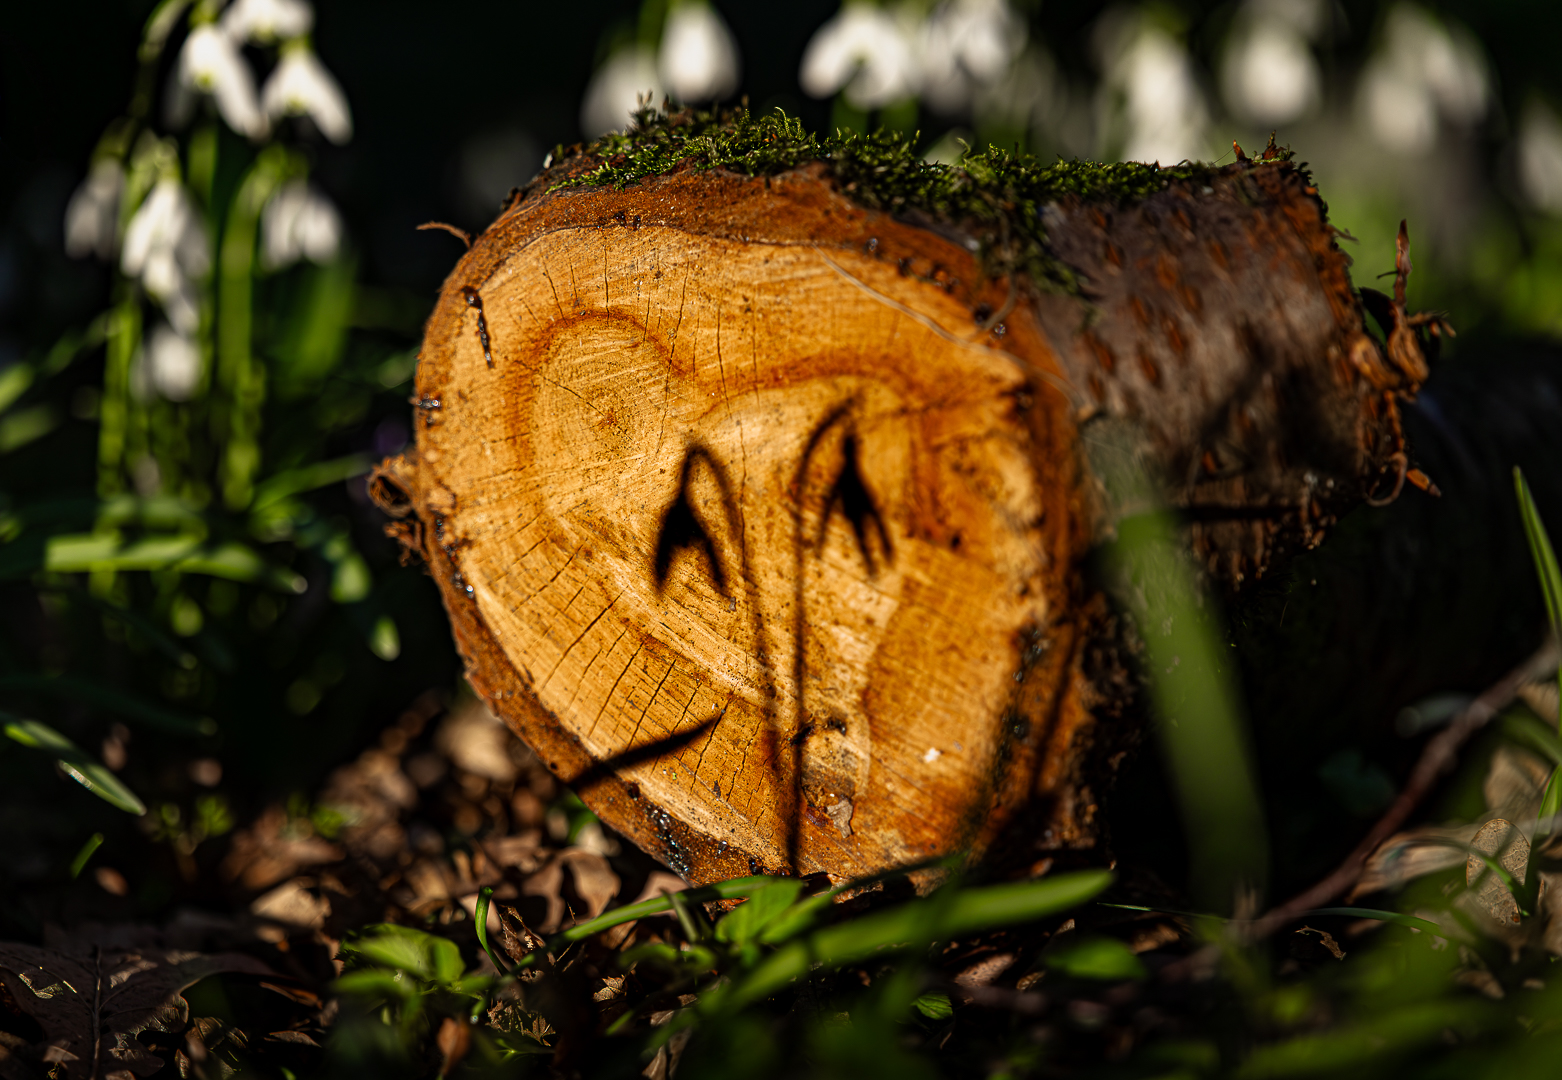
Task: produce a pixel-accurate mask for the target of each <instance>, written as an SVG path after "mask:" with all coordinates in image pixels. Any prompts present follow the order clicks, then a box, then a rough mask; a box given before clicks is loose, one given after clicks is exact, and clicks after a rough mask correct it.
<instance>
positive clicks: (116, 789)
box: [5, 720, 146, 816]
mask: <svg viewBox="0 0 1562 1080" xmlns="http://www.w3.org/2000/svg"><path fill="white" fill-rule="evenodd" d="M5 733H6V735H8V736H10V738H11V739H13V740H14V741H16V742H19V743H21V744H22V745H23V746H30V747H32V748H33V749H34V750H42V751H44V752H46V753H50V754H53V755H54V756H55V759H56V764H58V765H59V767H60V768H61V769H62V770H63V771H64V772H65V774H66V775H67V776H69V777H70V778H71V779H72V780H74V781H76V782H77V783H78V784H80V785H81V786H82V787H84V788H86V789H87V790H88V791H90V792H92V793H93V794H94V795H96V796H97V797H98V798H100V799H102V800H103V801H104V802H106V803H108V804H109V805H111V806H117V807H118V808H119V809H121V810H123V811H125V813H127V814H135V815H137V816H140V815H141V814H144V813H146V805H145V804H144V803H143V802H142V801H141V800H140V799H138V798H136V793H135V792H133V791H131V790H130V789H129V788H128V787H126V786H125V785H124V784H123V783H122V782H121V781H120V779H119V777H117V776H115V775H114V774H113V773H111V772H109V770H108V768H107V767H106V766H104V765H103V764H102V763H101V762H98V761H95V760H94V759H92V758H90V757H88V756H87V754H86V752H85V751H83V750H82V749H81V747H79V746H77V745H76V744H75V743H73V742H71V741H70V740H69V739H67V738H66V737H65V736H64V735H61V734H60V733H59V732H58V731H55V730H54V729H53V728H52V727H50V726H49V725H48V724H44V723H40V722H39V721H37V720H12V721H10V722H9V723H7V724H6V725H5Z"/></svg>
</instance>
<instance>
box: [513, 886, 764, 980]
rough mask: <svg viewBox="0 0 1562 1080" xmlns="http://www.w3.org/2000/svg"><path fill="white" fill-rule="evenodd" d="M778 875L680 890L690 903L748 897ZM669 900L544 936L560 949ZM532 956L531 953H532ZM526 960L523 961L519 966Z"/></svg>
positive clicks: (660, 908)
mask: <svg viewBox="0 0 1562 1080" xmlns="http://www.w3.org/2000/svg"><path fill="white" fill-rule="evenodd" d="M780 880H784V879H782V878H771V877H743V878H732V879H730V880H728V881H718V882H716V883H714V884H712V885H704V886H701V887H700V888H698V889H688V890H686V891H685V892H684V898H685V899H686V900H688V901H689V903H691V904H703V903H706V902H707V901H710V900H736V899H739V898H741V897H745V896H752V895H754V893H756V892H758V891H759V890H760V889H763V888H764V887H765V886H767V885H769V884H771V883H772V882H775V881H780ZM672 906H673V905H672V901H671V900H669V899H668V898H667V897H665V896H658V897H656V898H654V899H651V900H642V901H640V902H639V903H638V904H625V905H624V906H623V907H621V908H614V909H613V910H612V911H607V912H603V913H602V914H601V915H598V916H597V917H596V918H595V919H590V920H588V921H586V922H583V923H580V924H578V925H576V926H572V927H570V928H569V929H568V930H564V931H561V932H559V933H557V934H555V935H553V937H551V938H549V939H548V948H549V949H550V950H554V949H558V948H562V947H563V946H565V945H570V944H573V943H574V942H577V941H583V940H585V939H586V938H588V937H591V936H592V935H593V934H600V933H601V932H602V931H604V930H611V929H612V928H613V927H615V926H621V925H623V924H624V923H626V922H634V921H635V920H636V919H643V918H645V917H646V916H647V915H660V914H661V913H662V912H664V911H671V910H672ZM534 955H535V954H534ZM527 963H530V960H529V959H528V960H526V961H524V962H523V964H522V966H524V965H525V964H527Z"/></svg>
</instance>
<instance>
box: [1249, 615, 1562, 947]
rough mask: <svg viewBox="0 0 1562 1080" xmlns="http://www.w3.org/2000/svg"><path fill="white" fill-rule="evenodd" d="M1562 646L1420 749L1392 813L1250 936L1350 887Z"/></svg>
mask: <svg viewBox="0 0 1562 1080" xmlns="http://www.w3.org/2000/svg"><path fill="white" fill-rule="evenodd" d="M1557 660H1558V653H1557V643H1556V642H1555V641H1549V640H1548V641H1547V642H1546V643H1545V644H1544V645H1542V646H1541V647H1540V648H1539V649H1538V650H1536V652H1535V653H1534V655H1532V656H1531V657H1530V658H1529V659H1528V660H1525V661H1524V662H1523V663H1522V664H1520V665H1519V666H1518V667H1516V668H1514V669H1513V670H1512V671H1510V672H1508V673H1507V674H1506V675H1504V676H1503V677H1502V678H1501V679H1499V680H1497V682H1495V683H1493V684H1492V685H1491V686H1490V687H1489V688H1488V689H1487V690H1486V692H1485V693H1483V694H1482V695H1481V696H1480V697H1478V698H1476V699H1475V700H1474V701H1472V702H1470V704H1468V705H1466V706H1465V707H1464V710H1463V711H1462V712H1460V713H1459V715H1458V716H1456V717H1454V719H1453V721H1452V722H1451V723H1450V724H1449V725H1448V726H1447V727H1446V728H1444V729H1443V730H1442V731H1440V732H1438V734H1437V735H1436V736H1434V737H1433V738H1432V739H1430V740H1429V741H1428V742H1427V744H1426V746H1425V748H1423V749H1422V751H1421V760H1420V761H1418V762H1416V767H1415V771H1414V772H1412V773H1411V774H1410V779H1409V780H1408V781H1406V783H1405V787H1404V790H1402V791H1401V792H1400V793H1399V798H1397V799H1395V800H1394V804H1393V805H1392V806H1390V807H1389V808H1388V811H1387V812H1386V813H1385V814H1384V815H1383V816H1382V817H1381V818H1379V819H1378V823H1377V824H1376V825H1374V826H1373V827H1372V831H1371V832H1369V833H1368V834H1367V835H1366V837H1365V838H1364V839H1363V840H1362V841H1361V843H1359V844H1357V845H1356V850H1354V851H1352V852H1351V853H1350V855H1349V856H1348V857H1347V858H1346V859H1345V861H1344V862H1342V863H1341V864H1340V865H1339V867H1338V868H1337V869H1336V870H1335V871H1334V873H1332V874H1330V875H1329V876H1328V877H1326V878H1324V879H1323V880H1322V881H1320V882H1318V884H1316V885H1314V886H1313V887H1312V888H1310V889H1308V890H1307V891H1306V892H1304V893H1301V894H1300V895H1298V896H1295V897H1292V898H1291V899H1290V900H1288V901H1286V902H1285V903H1284V904H1281V905H1280V906H1279V907H1276V908H1273V909H1271V910H1270V911H1269V912H1268V913H1267V914H1265V915H1263V916H1261V917H1260V918H1258V919H1256V920H1254V921H1253V922H1252V923H1251V924H1250V925H1249V927H1248V928H1247V934H1246V936H1247V938H1248V939H1249V940H1251V941H1258V940H1260V939H1262V938H1265V937H1268V936H1269V935H1270V934H1272V933H1274V932H1275V931H1276V930H1278V929H1279V928H1280V927H1281V926H1283V925H1284V924H1285V923H1287V922H1290V921H1291V920H1292V919H1296V918H1300V917H1301V916H1302V915H1303V914H1305V913H1306V912H1308V911H1311V910H1312V909H1313V908H1317V907H1323V906H1324V905H1325V904H1327V903H1328V902H1329V901H1331V900H1333V899H1334V898H1335V897H1337V896H1339V895H1340V894H1341V893H1343V892H1344V891H1345V890H1346V889H1348V888H1350V887H1351V885H1353V884H1354V883H1355V882H1356V881H1357V879H1358V878H1360V877H1361V871H1362V868H1363V867H1364V866H1366V864H1367V859H1368V858H1370V857H1371V855H1372V853H1373V852H1374V851H1376V850H1377V849H1378V846H1379V845H1380V844H1382V843H1383V841H1385V840H1387V839H1388V838H1389V837H1390V836H1393V835H1394V833H1396V832H1398V831H1399V828H1400V826H1402V825H1403V824H1404V823H1405V821H1406V819H1408V818H1409V817H1410V815H1411V813H1412V812H1413V811H1414V810H1415V808H1416V807H1417V806H1419V805H1421V801H1422V800H1423V799H1425V798H1426V796H1427V795H1428V794H1429V793H1430V792H1431V790H1432V787H1433V785H1435V784H1436V783H1437V780H1438V778H1439V777H1441V776H1442V775H1443V774H1444V773H1446V772H1448V771H1449V770H1451V769H1452V768H1453V767H1454V765H1455V763H1456V762H1457V760H1458V756H1459V748H1460V747H1462V746H1463V745H1464V744H1465V743H1466V742H1467V741H1469V738H1470V736H1472V735H1474V734H1475V733H1476V732H1477V731H1479V730H1481V728H1483V727H1485V726H1486V725H1487V724H1488V723H1489V722H1490V721H1491V719H1492V717H1494V716H1496V715H1497V713H1498V712H1500V711H1501V710H1503V709H1505V708H1507V707H1508V705H1509V704H1510V703H1511V702H1512V701H1513V699H1514V698H1515V697H1516V696H1518V692H1519V688H1520V687H1521V686H1523V685H1524V684H1525V683H1529V682H1535V681H1536V680H1538V679H1541V678H1543V677H1545V676H1546V675H1547V674H1548V673H1550V672H1552V671H1554V670H1555V669H1556V666H1557Z"/></svg>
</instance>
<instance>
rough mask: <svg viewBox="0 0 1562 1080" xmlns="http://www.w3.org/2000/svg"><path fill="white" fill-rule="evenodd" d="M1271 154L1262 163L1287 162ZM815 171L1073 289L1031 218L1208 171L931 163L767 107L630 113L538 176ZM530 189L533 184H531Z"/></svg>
mask: <svg viewBox="0 0 1562 1080" xmlns="http://www.w3.org/2000/svg"><path fill="white" fill-rule="evenodd" d="M1290 156H1291V155H1290V152H1289V151H1287V150H1284V149H1281V148H1276V147H1275V146H1274V142H1273V138H1272V137H1271V140H1270V146H1269V148H1268V149H1267V150H1266V151H1265V153H1264V157H1263V161H1265V162H1268V161H1287V160H1289V159H1290ZM813 162H821V163H823V164H824V165H825V166H826V167H827V168H828V169H829V170H830V172H831V173H832V174H833V176H834V177H835V179H836V181H837V182H838V183H839V185H840V189H841V191H842V192H843V193H844V194H845V195H847V196H848V197H849V198H851V199H853V200H854V201H856V202H858V203H860V204H862V205H863V206H867V207H869V208H871V209H874V210H882V211H885V212H887V213H890V214H894V215H895V216H897V217H905V218H910V219H912V220H916V219H917V218H919V217H920V218H924V219H928V220H931V221H934V222H938V223H941V224H945V225H951V226H954V227H955V228H957V229H959V230H960V231H962V232H964V233H965V234H966V235H968V236H970V237H971V238H973V239H974V240H975V241H976V243H977V246H978V250H979V253H980V256H981V259H982V264H983V267H984V269H985V271H986V272H987V273H989V274H992V275H994V276H1004V275H1007V274H1010V273H1014V272H1016V271H1017V272H1019V273H1022V274H1024V275H1026V276H1027V277H1029V278H1030V279H1031V280H1032V281H1033V282H1035V283H1036V284H1037V285H1039V286H1041V287H1043V288H1060V289H1063V290H1065V291H1068V292H1074V291H1076V290H1077V288H1078V282H1077V281H1076V279H1075V276H1074V274H1073V272H1072V271H1070V270H1069V269H1068V267H1066V266H1064V265H1062V264H1061V263H1059V262H1058V261H1057V260H1055V259H1053V258H1052V257H1050V255H1049V253H1048V251H1047V245H1046V230H1045V228H1044V226H1043V224H1042V212H1043V210H1044V209H1045V208H1046V206H1047V205H1048V204H1051V203H1055V202H1059V201H1061V200H1065V199H1069V198H1071V197H1072V198H1077V199H1079V200H1082V201H1085V202H1099V203H1105V204H1114V205H1121V204H1123V203H1131V202H1137V201H1140V200H1142V199H1145V198H1147V197H1149V196H1151V195H1154V194H1156V193H1157V192H1160V191H1164V190H1165V189H1166V188H1167V187H1169V186H1171V185H1172V184H1174V183H1179V182H1186V183H1194V184H1204V183H1207V182H1208V180H1209V178H1210V177H1211V176H1212V175H1213V174H1214V173H1216V172H1218V171H1219V167H1217V166H1214V165H1209V164H1197V163H1182V164H1179V165H1175V166H1172V167H1169V168H1162V167H1161V166H1159V165H1146V164H1143V163H1141V162H1134V161H1124V162H1115V163H1103V162H1096V161H1080V160H1078V159H1075V160H1073V161H1061V160H1059V161H1054V162H1050V163H1048V162H1043V161H1042V160H1040V159H1039V158H1037V157H1035V156H1034V155H1032V154H1024V153H1013V152H1010V151H1008V150H1003V149H1001V148H999V147H995V146H991V147H988V148H987V149H985V150H981V151H975V150H970V151H967V152H966V154H965V155H964V156H963V157H962V158H961V159H960V161H958V162H957V163H955V164H952V165H944V164H934V163H932V162H928V161H926V160H924V159H923V158H922V156H921V155H920V154H919V153H918V152H917V150H916V145H915V136H908V135H905V134H902V133H900V132H895V131H877V132H873V133H871V134H861V133H858V132H855V131H837V132H836V133H835V134H834V135H829V136H825V137H823V138H821V137H820V136H818V135H815V134H814V133H812V132H810V131H808V130H806V129H805V128H804V127H803V124H802V121H801V120H798V119H797V118H795V117H791V116H787V115H786V114H785V113H783V112H781V111H780V110H779V109H778V110H777V111H776V112H774V113H771V114H769V115H766V116H757V117H756V116H754V115H752V114H751V113H750V112H749V111H748V110H747V109H736V110H733V111H730V112H707V111H697V110H689V109H685V110H680V111H677V112H663V111H660V110H657V109H651V108H647V109H642V110H641V111H640V112H638V113H636V114H635V117H634V122H633V123H632V124H631V125H630V127H629V129H628V130H627V131H625V132H623V133H619V132H613V133H610V134H607V135H604V136H602V137H601V138H600V139H597V140H596V141H595V142H592V143H589V144H586V145H583V146H575V147H571V148H570V149H569V150H568V151H565V150H563V149H562V148H560V149H557V150H555V152H554V155H553V157H552V159H550V162H549V165H550V167H549V168H548V169H547V170H546V171H545V172H544V174H543V175H542V176H541V177H539V181H540V186H541V187H542V189H543V190H547V191H553V190H558V189H560V188H568V187H579V186H586V185H604V186H613V187H620V188H621V187H625V186H627V185H629V184H633V183H636V182H637V181H640V180H643V179H645V178H647V177H653V176H664V175H667V174H669V173H675V172H681V171H684V170H689V169H723V170H726V171H728V172H734V173H738V174H740V175H743V176H756V177H757V176H774V175H776V174H778V173H783V172H786V171H788V170H790V169H796V168H800V167H802V166H804V165H808V164H810V163H813ZM533 190H535V187H534V188H533Z"/></svg>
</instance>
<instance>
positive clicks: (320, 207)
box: [260, 180, 342, 269]
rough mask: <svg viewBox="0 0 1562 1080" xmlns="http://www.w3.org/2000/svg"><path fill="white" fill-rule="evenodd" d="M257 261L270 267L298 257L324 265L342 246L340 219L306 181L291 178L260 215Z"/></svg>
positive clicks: (292, 261) (272, 267)
mask: <svg viewBox="0 0 1562 1080" xmlns="http://www.w3.org/2000/svg"><path fill="white" fill-rule="evenodd" d="M260 237H261V262H262V263H263V264H264V265H265V266H266V267H268V268H270V269H276V268H278V267H282V266H287V265H289V264H291V263H295V262H297V261H298V260H299V259H308V260H310V261H311V262H315V263H320V264H322V265H324V264H325V263H328V262H330V261H331V260H332V259H334V258H336V254H337V252H338V251H340V250H341V246H342V219H341V215H339V214H338V213H337V212H336V207H334V206H332V205H331V202H330V200H329V199H327V198H326V197H325V196H324V195H322V194H320V193H319V192H318V191H316V190H315V189H314V188H312V187H310V186H309V184H308V183H307V182H306V181H303V180H291V181H289V182H288V183H286V184H284V185H283V186H282V188H281V190H280V191H278V192H277V193H276V194H275V195H273V196H272V197H271V201H269V202H268V203H266V208H265V210H263V211H262V212H261V217H260Z"/></svg>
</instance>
